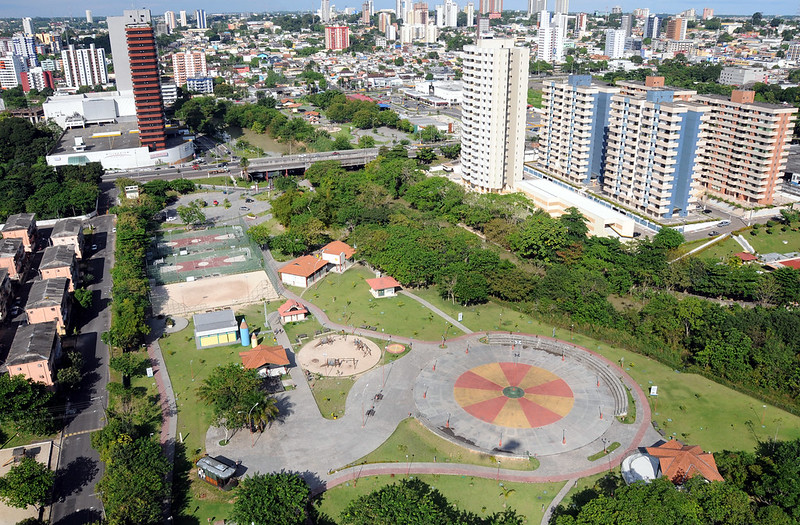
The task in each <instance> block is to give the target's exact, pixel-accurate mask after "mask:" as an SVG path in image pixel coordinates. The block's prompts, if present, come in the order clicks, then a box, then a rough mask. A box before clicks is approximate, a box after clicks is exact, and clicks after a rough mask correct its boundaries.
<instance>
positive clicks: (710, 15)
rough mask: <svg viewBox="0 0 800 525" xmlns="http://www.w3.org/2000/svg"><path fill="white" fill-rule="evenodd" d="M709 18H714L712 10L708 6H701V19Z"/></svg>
mask: <svg viewBox="0 0 800 525" xmlns="http://www.w3.org/2000/svg"><path fill="white" fill-rule="evenodd" d="M710 18H714V10H713V9H711V8H710V7H704V8H703V20H708V19H710Z"/></svg>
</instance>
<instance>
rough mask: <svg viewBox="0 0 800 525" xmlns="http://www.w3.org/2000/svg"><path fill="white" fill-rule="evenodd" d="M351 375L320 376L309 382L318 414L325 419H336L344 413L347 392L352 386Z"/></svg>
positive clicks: (353, 380) (353, 381)
mask: <svg viewBox="0 0 800 525" xmlns="http://www.w3.org/2000/svg"><path fill="white" fill-rule="evenodd" d="M353 383H355V379H354V378H352V377H322V378H316V379H314V381H313V382H312V383H311V385H310V386H311V393H312V394H314V400H315V401H316V402H317V407H318V408H319V412H320V414H322V417H324V418H326V419H336V418H338V417H341V416H343V415H344V406H345V402H346V401H347V394H348V393H349V392H350V389H351V388H352V387H353Z"/></svg>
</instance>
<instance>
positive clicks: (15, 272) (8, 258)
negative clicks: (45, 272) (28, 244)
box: [0, 238, 27, 281]
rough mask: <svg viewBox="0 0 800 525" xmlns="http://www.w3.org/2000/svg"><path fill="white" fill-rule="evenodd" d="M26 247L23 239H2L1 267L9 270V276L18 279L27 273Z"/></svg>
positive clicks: (0, 247)
mask: <svg viewBox="0 0 800 525" xmlns="http://www.w3.org/2000/svg"><path fill="white" fill-rule="evenodd" d="M26 259H27V258H26V257H25V247H24V246H23V244H22V239H18V238H8V239H6V238H3V239H2V240H0V268H5V269H6V270H8V277H9V278H10V279H14V280H15V281H18V280H19V279H20V277H21V276H22V275H23V274H24V273H25V262H26Z"/></svg>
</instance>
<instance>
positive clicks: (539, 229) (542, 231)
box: [509, 213, 569, 262]
mask: <svg viewBox="0 0 800 525" xmlns="http://www.w3.org/2000/svg"><path fill="white" fill-rule="evenodd" d="M568 241H569V239H568V237H567V228H566V226H564V225H563V224H562V223H560V222H558V221H556V220H555V219H551V218H550V217H549V216H548V215H546V214H544V213H537V214H534V215H532V216H531V217H530V218H529V219H528V220H527V221H525V223H524V224H523V226H522V228H521V229H520V230H519V231H517V232H516V233H514V234H513V235H512V236H511V237H510V238H509V242H510V244H511V249H512V250H514V251H515V252H517V253H519V254H520V255H522V256H523V257H528V258H531V259H539V260H541V261H544V262H553V261H554V260H555V256H556V252H558V251H559V250H562V249H563V248H564V247H566V245H567V244H568Z"/></svg>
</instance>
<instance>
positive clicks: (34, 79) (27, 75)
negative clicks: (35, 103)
mask: <svg viewBox="0 0 800 525" xmlns="http://www.w3.org/2000/svg"><path fill="white" fill-rule="evenodd" d="M19 83H20V84H21V85H22V90H23V91H24V92H25V93H27V92H28V91H30V90H31V89H37V90H39V91H41V90H43V89H45V88H50V89H55V88H56V85H55V82H53V73H52V72H50V71H45V70H44V69H42V68H41V67H33V68H31V69H29V70H28V71H23V72H22V73H20V76H19Z"/></svg>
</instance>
